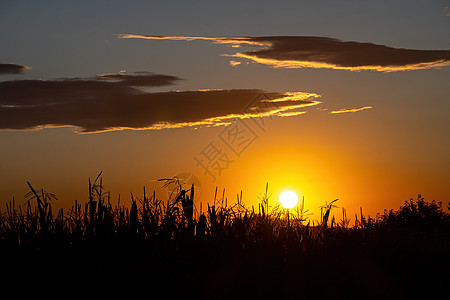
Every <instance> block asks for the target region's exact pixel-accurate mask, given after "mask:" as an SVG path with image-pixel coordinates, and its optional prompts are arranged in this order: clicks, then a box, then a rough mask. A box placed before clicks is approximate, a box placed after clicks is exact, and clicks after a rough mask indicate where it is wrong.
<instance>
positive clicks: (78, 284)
mask: <svg viewBox="0 0 450 300" xmlns="http://www.w3.org/2000/svg"><path fill="white" fill-rule="evenodd" d="M177 180H178V179H177V178H167V179H161V181H162V182H163V184H166V185H170V186H175V188H174V192H173V193H172V195H171V197H170V198H169V200H168V201H162V200H160V199H157V198H156V197H155V194H154V193H153V194H152V195H147V193H146V191H145V189H144V194H143V197H141V198H139V197H136V196H135V195H133V194H131V203H130V204H129V205H124V204H121V200H120V198H119V200H118V204H116V205H112V204H111V197H110V193H109V192H107V191H106V190H105V188H104V186H103V181H102V177H101V173H100V174H99V176H97V178H96V179H95V180H94V181H93V182H91V181H89V200H88V201H87V202H86V203H84V204H82V203H78V202H75V203H74V205H73V206H72V207H71V208H70V209H69V210H68V211H66V212H64V211H63V210H62V209H61V210H59V211H58V212H57V213H54V212H53V211H52V201H54V199H56V196H55V195H53V194H51V193H48V192H46V191H44V190H40V191H37V190H35V189H34V188H33V186H32V185H31V184H30V183H28V185H29V188H30V193H29V194H28V195H27V197H28V201H27V202H26V204H25V205H24V206H23V207H22V206H20V205H17V204H16V203H15V201H14V200H13V201H12V202H10V203H8V204H6V211H3V212H1V213H0V255H1V257H2V264H1V271H0V272H1V274H2V278H0V279H1V280H2V281H1V282H2V283H3V286H4V289H3V290H4V291H5V290H10V291H11V292H14V293H17V294H18V295H19V294H29V295H38V294H43V295H47V294H51V293H60V294H58V295H66V294H67V295H69V294H72V295H78V296H87V295H98V296H104V297H106V296H118V295H120V296H125V297H129V296H144V297H152V296H156V295H159V294H157V292H163V293H164V295H165V296H179V297H189V296H192V295H194V296H195V297H196V298H219V299H221V298H223V299H229V298H235V297H239V298H241V297H251V298H258V297H259V298H277V299H278V298H286V299H290V298H293V299H298V298H309V297H314V298H316V299H320V298H329V297H333V298H338V299H339V298H342V299H354V298H355V299H356V298H358V299H360V298H365V299H367V298H380V297H383V298H395V299H409V298H412V297H424V298H429V297H432V296H435V295H437V294H438V293H439V292H441V291H445V286H446V284H448V280H449V279H450V276H449V274H448V267H450V216H449V214H448V212H447V210H448V208H447V209H446V208H444V207H443V206H442V203H437V202H435V201H432V202H427V201H425V199H423V198H422V197H421V196H420V195H419V197H418V198H417V200H410V201H407V202H405V204H404V205H403V206H401V207H400V208H399V209H398V210H389V211H387V210H386V211H384V212H383V213H382V214H379V215H377V217H376V218H372V217H370V216H364V215H363V213H362V211H361V212H360V215H359V216H355V220H354V222H353V224H350V220H349V219H348V218H347V216H346V211H345V209H343V210H342V219H341V220H336V219H335V217H334V215H333V214H332V211H333V210H336V207H335V205H334V203H335V201H336V200H334V201H332V202H330V203H326V204H325V205H324V206H323V207H322V216H321V220H320V222H316V223H314V224H312V223H311V222H310V221H308V212H307V211H304V209H303V207H304V206H303V205H299V206H298V208H297V210H295V211H293V210H291V214H290V216H289V223H288V222H287V220H288V218H286V216H285V213H286V212H285V211H284V210H283V209H281V208H280V207H279V206H278V205H274V206H271V205H270V204H271V203H270V199H269V198H270V196H269V193H268V186H266V190H265V193H264V194H262V195H261V197H260V203H259V205H258V207H257V209H255V208H254V207H252V208H247V207H246V206H245V205H244V203H243V200H242V194H241V195H238V196H237V201H236V203H235V204H233V205H230V204H228V201H227V198H226V197H225V194H224V193H223V194H222V195H221V196H220V195H218V193H217V190H216V194H215V197H214V199H211V204H209V205H208V206H207V207H205V208H199V207H195V205H194V201H193V200H194V196H195V195H194V191H195V189H194V186H192V187H191V188H190V189H189V190H184V189H182V186H181V185H180V184H179V182H178V181H177ZM203 210H204V211H203ZM332 215H333V216H332ZM330 218H331V219H330Z"/></svg>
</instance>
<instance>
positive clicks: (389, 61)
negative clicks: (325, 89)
mask: <svg viewBox="0 0 450 300" xmlns="http://www.w3.org/2000/svg"><path fill="white" fill-rule="evenodd" d="M119 38H142V39H153V40H155V39H165V40H184V41H193V40H208V41H212V42H214V43H219V44H230V45H232V46H234V47H236V46H245V45H247V46H258V47H261V48H260V49H257V50H252V51H243V52H239V53H235V54H231V55H226V56H230V57H237V58H241V59H248V60H251V61H253V62H256V63H260V64H265V65H269V66H272V67H276V68H319V69H338V70H348V71H362V70H371V71H380V72H394V71H408V70H420V69H430V68H439V67H444V66H448V65H450V50H413V49H403V48H393V47H388V46H384V45H377V44H373V43H361V42H348V41H341V40H338V39H333V38H326V37H309V36H269V37H218V38H211V37H182V36H150V35H131V34H122V35H119Z"/></svg>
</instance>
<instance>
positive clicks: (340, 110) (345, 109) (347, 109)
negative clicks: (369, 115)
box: [330, 106, 373, 114]
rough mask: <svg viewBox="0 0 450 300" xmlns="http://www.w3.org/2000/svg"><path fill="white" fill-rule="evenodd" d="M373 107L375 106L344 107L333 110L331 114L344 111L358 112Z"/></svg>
mask: <svg viewBox="0 0 450 300" xmlns="http://www.w3.org/2000/svg"><path fill="white" fill-rule="evenodd" d="M371 108H373V107H372V106H364V107H359V108H344V109H339V110H333V111H332V112H330V113H331V114H343V113H349V112H357V111H361V110H365V109H371Z"/></svg>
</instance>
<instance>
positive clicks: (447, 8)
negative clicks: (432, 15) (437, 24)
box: [444, 6, 450, 17]
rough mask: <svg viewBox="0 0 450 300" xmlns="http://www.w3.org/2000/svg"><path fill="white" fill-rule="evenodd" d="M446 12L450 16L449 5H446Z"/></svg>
mask: <svg viewBox="0 0 450 300" xmlns="http://www.w3.org/2000/svg"><path fill="white" fill-rule="evenodd" d="M444 13H445V15H446V16H447V17H450V8H449V7H448V6H446V7H445V9H444Z"/></svg>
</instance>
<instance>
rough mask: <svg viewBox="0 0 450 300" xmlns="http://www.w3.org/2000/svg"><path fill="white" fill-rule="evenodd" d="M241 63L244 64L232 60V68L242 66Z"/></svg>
mask: <svg viewBox="0 0 450 300" xmlns="http://www.w3.org/2000/svg"><path fill="white" fill-rule="evenodd" d="M241 63H242V62H240V61H234V60H230V65H231V66H232V67H235V66H238V65H240V64H241Z"/></svg>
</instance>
